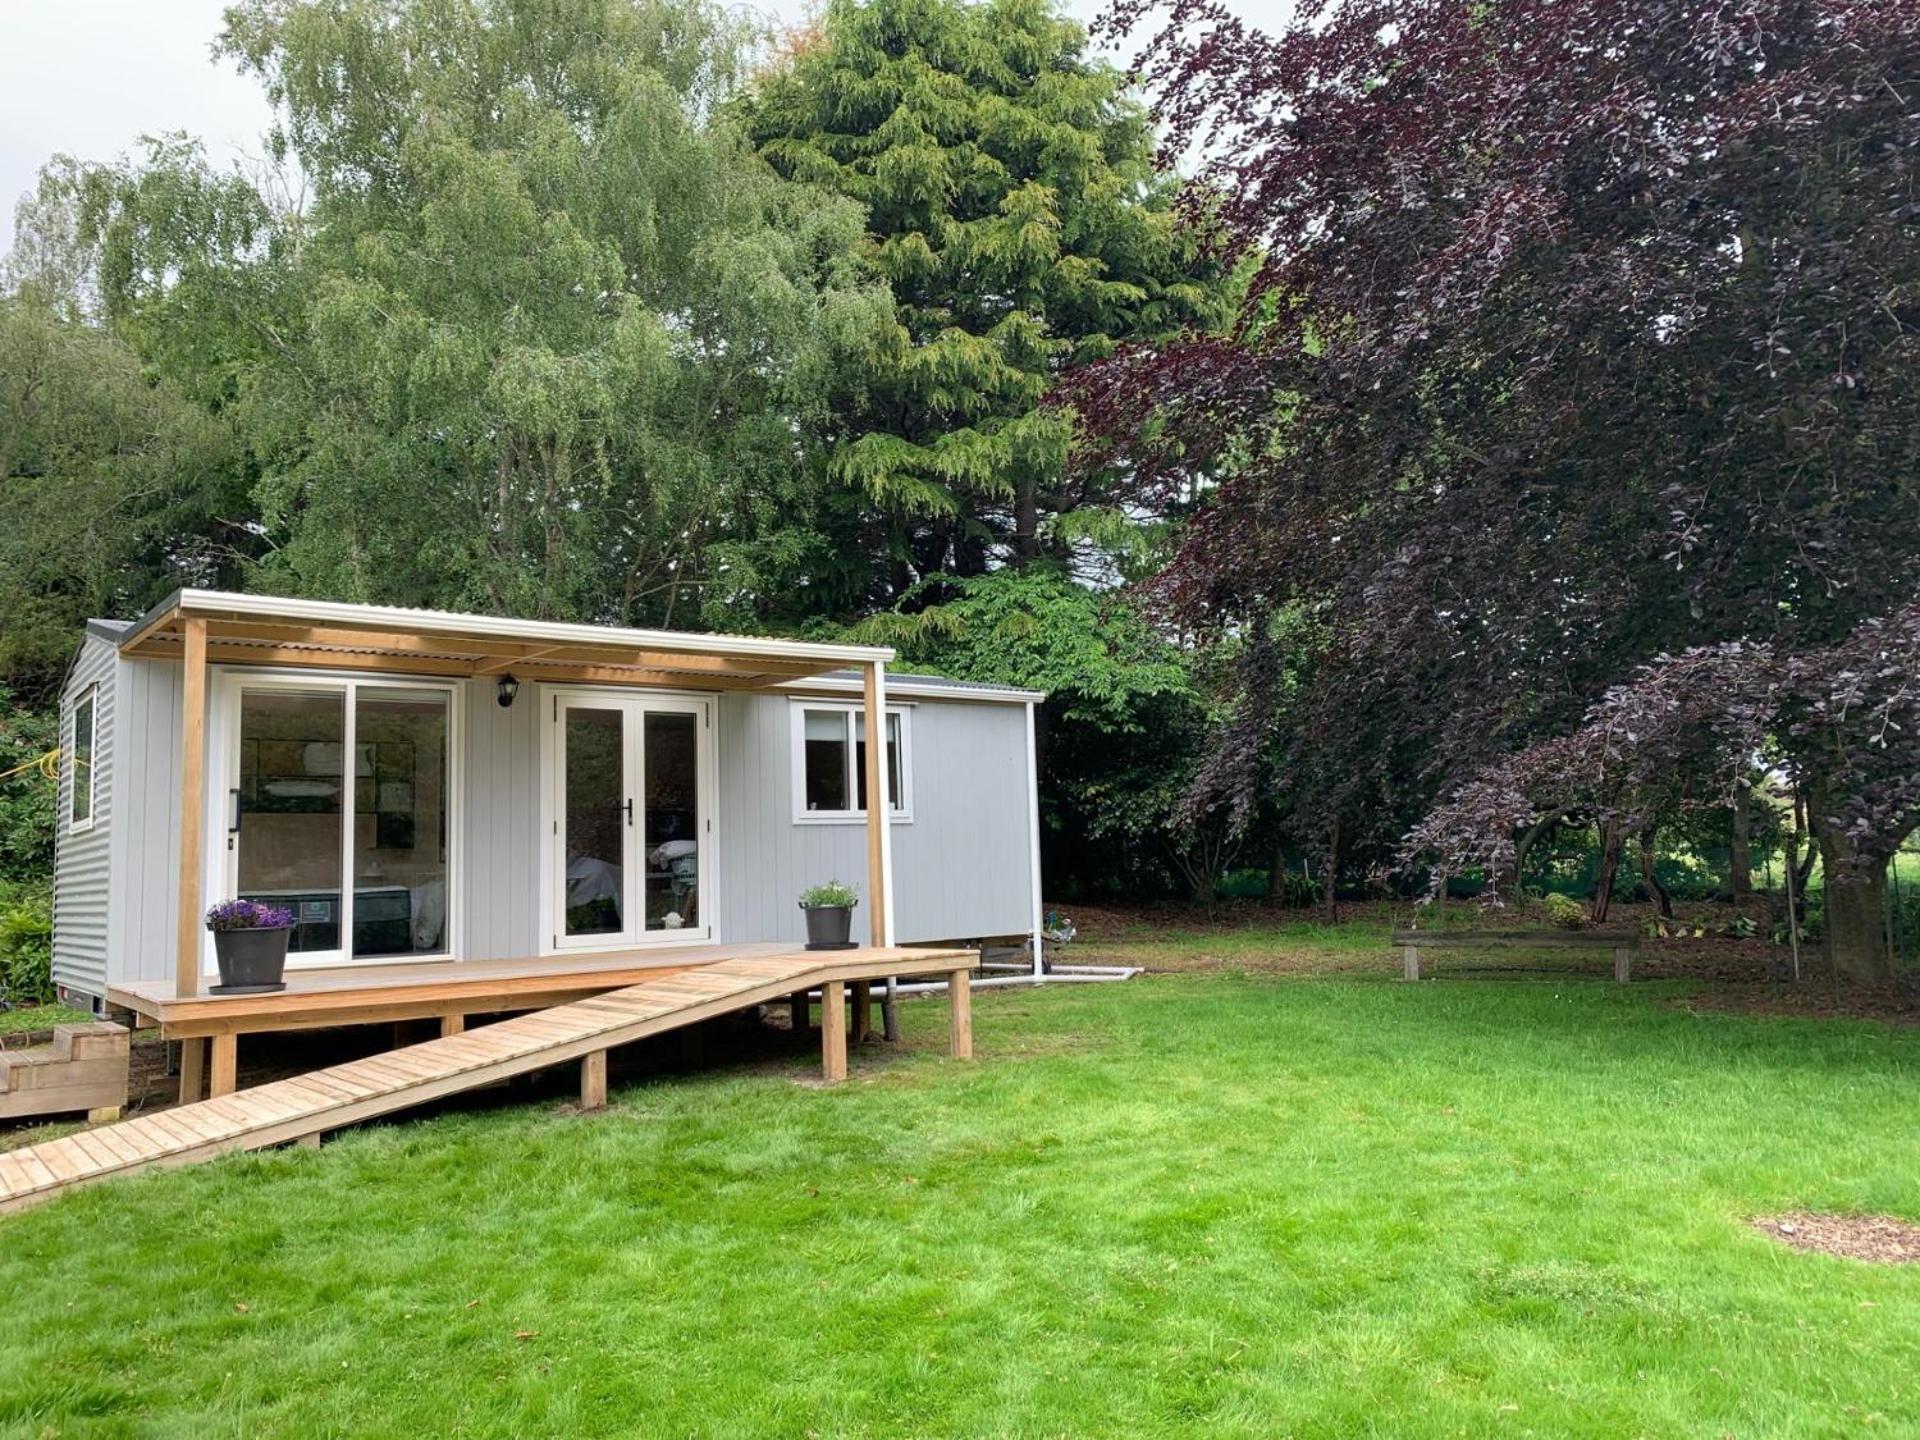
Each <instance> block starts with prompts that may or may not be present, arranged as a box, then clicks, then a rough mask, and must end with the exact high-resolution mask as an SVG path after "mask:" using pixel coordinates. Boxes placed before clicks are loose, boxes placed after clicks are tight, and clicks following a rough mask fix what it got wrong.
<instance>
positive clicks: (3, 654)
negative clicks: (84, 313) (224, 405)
mask: <svg viewBox="0 0 1920 1440" xmlns="http://www.w3.org/2000/svg"><path fill="white" fill-rule="evenodd" d="M236 453H237V446H236V444H235V441H234V437H233V435H232V433H231V431H230V430H229V429H228V428H227V427H226V426H224V425H222V424H221V423H220V422H219V421H218V420H217V419H216V418H213V417H210V416H209V415H207V414H206V412H205V411H204V410H203V409H201V408H200V407H199V406H197V405H195V404H194V403H193V402H192V401H191V400H190V399H189V398H188V397H187V396H185V395H183V394H181V393H180V391H179V390H178V388H177V387H175V386H173V385H172V384H170V383H168V382H166V381H164V380H162V381H156V380H154V379H153V378H152V377H151V376H150V375H149V374H148V373H147V371H146V368H145V367H144V366H143V365H142V364H141V361H140V358H139V356H137V355H136V354H135V353H134V352H133V351H132V350H131V349H130V348H129V347H128V346H127V345H125V344H124V343H122V342H121V341H120V340H118V339H117V338H116V337H115V336H114V335H112V334H111V333H109V332H107V331H105V330H103V329H101V328H99V327H98V326H95V325H92V324H89V323H87V322H85V321H81V320H75V319H68V318H62V314H61V313H60V312H59V311H57V310H56V309H55V308H52V307H50V306H49V305H48V304H46V303H44V297H40V296H26V297H23V296H0V680H4V681H5V682H6V683H7V684H10V685H11V687H12V688H13V689H14V690H15V691H16V692H17V693H18V694H19V696H20V698H21V700H22V701H24V702H26V703H29V704H40V703H44V702H46V701H47V700H48V699H49V698H50V696H51V694H52V692H53V690H54V688H55V687H56V686H57V684H58V682H59V679H60V676H61V674H62V672H63V671H64V670H65V667H66V664H67V661H68V660H69V659H70V658H71V657H72V655H73V650H74V645H75V644H76V638H75V637H76V635H77V633H78V630H79V627H80V624H81V622H82V621H84V620H86V619H87V618H88V617H89V616H94V615H108V614H114V613H129V612H132V613H137V612H138V611H140V610H142V609H144V608H145V607H146V606H148V605H150V604H153V603H154V602H156V601H158V600H160V599H161V598H163V597H164V596H165V595H166V594H167V593H168V592H170V591H172V590H174V589H177V588H178V587H179V586H181V585H183V584H206V583H217V581H218V580H219V579H220V578H221V577H222V576H223V575H225V574H227V573H229V567H228V566H227V565H226V563H225V554H226V552H225V550H224V548H223V547H224V545H225V537H224V535H223V533H222V532H223V530H224V526H223V524H222V513H223V512H222V509H221V502H222V500H223V498H225V497H224V494H223V484H224V482H225V480H226V479H227V478H228V477H230V476H231V475H232V474H233V473H234V464H235V457H236Z"/></svg>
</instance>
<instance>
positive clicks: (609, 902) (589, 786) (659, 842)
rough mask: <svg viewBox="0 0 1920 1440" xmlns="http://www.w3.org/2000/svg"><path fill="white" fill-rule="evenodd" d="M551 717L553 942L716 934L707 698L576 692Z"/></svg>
mask: <svg viewBox="0 0 1920 1440" xmlns="http://www.w3.org/2000/svg"><path fill="white" fill-rule="evenodd" d="M552 718H553V725H554V729H555V735H554V743H553V748H552V751H551V754H552V756H553V773H552V775H551V779H550V784H551V787H552V788H551V791H550V795H551V801H550V805H551V810H552V815H553V823H552V825H551V828H550V832H549V833H550V835H551V837H552V844H553V848H554V853H553V861H552V865H551V868H550V870H549V875H550V879H549V881H548V886H549V889H548V894H549V896H550V897H552V898H551V900H550V905H549V908H550V910H551V911H552V914H553V919H554V924H553V933H552V943H553V945H554V946H555V947H556V948H558V949H588V948H592V949H606V948H610V947H615V946H619V945H624V944H637V943H642V942H648V941H658V942H663V943H664V942H666V941H669V940H675V939H677V940H700V939H709V938H711V937H712V933H713V931H712V921H711V918H710V917H711V911H712V904H711V897H710V896H709V895H708V894H707V887H706V886H705V884H704V883H703V876H704V874H705V870H706V859H707V838H708V830H709V827H710V826H711V824H712V821H711V819H710V817H709V814H708V805H709V798H708V793H707V787H708V785H709V784H710V783H711V782H710V780H709V778H708V777H709V774H710V767H711V764H712V755H711V736H712V731H711V729H710V711H709V709H708V702H706V701H704V700H681V699H671V700H669V699H654V698H651V697H647V696H637V695H636V696H628V695H610V694H607V693H605V692H602V691H567V692H561V693H559V694H558V695H557V696H556V697H555V699H554V702H553V717H552Z"/></svg>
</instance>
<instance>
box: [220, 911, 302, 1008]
mask: <svg viewBox="0 0 1920 1440" xmlns="http://www.w3.org/2000/svg"><path fill="white" fill-rule="evenodd" d="M207 928H208V929H209V930H211V931H212V932H213V952H214V955H215V956H216V957H217V958H218V959H219V961H220V983H219V984H218V985H216V986H214V987H213V989H214V990H215V992H216V993H220V994H229V995H231V994H243V995H250V994H255V993H259V992H265V991H268V990H284V989H286V988H287V986H286V981H285V979H284V978H283V977H284V976H285V975H286V971H287V941H288V939H289V938H290V937H291V936H292V935H293V912H292V911H291V910H288V909H285V908H283V907H282V906H279V905H262V904H261V903H260V902H259V901H257V900H228V901H226V902H225V903H223V904H220V905H216V906H214V907H213V908H212V909H211V910H209V911H207Z"/></svg>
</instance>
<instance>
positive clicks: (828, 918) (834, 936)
mask: <svg viewBox="0 0 1920 1440" xmlns="http://www.w3.org/2000/svg"><path fill="white" fill-rule="evenodd" d="M800 908H801V909H802V910H803V911H805V912H806V916H807V949H809V950H845V949H846V948H847V947H848V946H850V945H851V944H852V943H853V942H852V941H851V940H849V939H848V938H847V937H848V936H849V935H851V934H852V933H853V907H852V906H851V905H802V906H801V907H800Z"/></svg>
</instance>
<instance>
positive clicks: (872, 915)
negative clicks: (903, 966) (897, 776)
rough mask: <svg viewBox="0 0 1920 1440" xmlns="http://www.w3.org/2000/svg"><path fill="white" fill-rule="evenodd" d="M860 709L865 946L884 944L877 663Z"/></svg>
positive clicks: (882, 716) (882, 703)
mask: <svg viewBox="0 0 1920 1440" xmlns="http://www.w3.org/2000/svg"><path fill="white" fill-rule="evenodd" d="M862 709H863V712H864V718H865V721H866V727H867V765H866V771H867V943H868V944H869V945H876V946H877V945H884V944H886V943H887V824H888V812H889V811H890V810H891V808H892V807H891V805H890V804H889V803H888V800H887V776H888V773H889V771H888V767H887V701H886V675H885V672H884V671H883V670H882V668H881V666H880V662H879V661H877V660H876V661H874V662H873V663H872V664H870V665H868V666H867V668H866V685H865V692H864V694H863V696H862Z"/></svg>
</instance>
